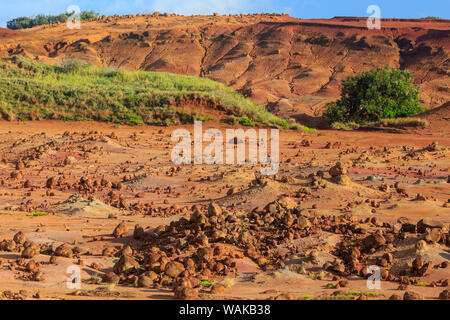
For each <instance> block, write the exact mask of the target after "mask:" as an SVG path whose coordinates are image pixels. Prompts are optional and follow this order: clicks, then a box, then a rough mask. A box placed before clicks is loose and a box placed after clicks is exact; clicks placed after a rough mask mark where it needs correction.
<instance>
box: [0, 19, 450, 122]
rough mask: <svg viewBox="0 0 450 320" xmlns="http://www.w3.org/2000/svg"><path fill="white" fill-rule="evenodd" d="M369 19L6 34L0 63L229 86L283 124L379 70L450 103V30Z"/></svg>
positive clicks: (98, 23) (425, 98)
mask: <svg viewBox="0 0 450 320" xmlns="http://www.w3.org/2000/svg"><path fill="white" fill-rule="evenodd" d="M381 26H382V29H381V30H368V29H367V27H366V19H365V18H355V17H336V18H333V19H315V20H305V19H297V18H292V17H290V16H287V15H276V14H273V15H268V14H267V15H235V16H192V17H184V16H177V15H167V14H165V15H160V14H158V13H156V14H153V15H137V16H130V15H127V16H112V17H104V16H103V17H100V18H99V19H91V20H88V21H84V22H83V24H82V29H81V30H69V29H68V28H67V27H66V25H65V24H59V25H50V26H41V27H36V28H32V29H26V30H22V31H9V30H5V29H1V30H0V39H1V41H0V56H7V55H11V54H24V55H27V56H30V57H33V58H38V59H39V60H42V61H44V62H47V63H58V62H60V61H61V60H63V59H67V58H72V57H76V58H81V59H83V60H87V61H89V62H91V63H92V64H94V65H103V66H111V67H118V68H124V69H131V70H137V69H139V70H153V71H170V72H175V73H181V74H189V75H199V76H202V77H207V78H210V79H214V80H217V81H221V82H224V83H226V84H228V85H230V86H231V87H232V88H234V89H236V90H238V91H240V92H242V93H244V94H245V95H247V96H249V97H251V98H252V99H253V100H255V101H257V102H262V103H265V104H267V105H268V108H269V109H270V110H271V111H272V112H274V113H276V114H278V115H280V116H290V117H297V118H298V119H305V117H306V119H310V120H312V119H313V118H314V117H316V116H318V115H320V113H321V111H322V107H323V106H324V104H325V103H326V102H328V101H330V100H333V99H335V98H336V97H337V96H338V94H339V85H340V81H341V80H343V79H345V78H346V77H347V76H349V75H351V74H354V73H356V72H360V71H364V70H368V69H371V68H373V67H376V66H383V65H390V66H394V67H399V68H402V69H404V68H407V69H409V70H411V71H412V73H413V74H414V79H415V82H416V84H417V85H420V87H421V100H422V101H421V103H422V105H423V106H424V107H428V108H434V107H438V106H441V105H442V104H443V103H445V102H447V101H449V100H450V92H449V83H450V81H449V72H450V71H449V60H448V59H449V48H450V40H449V39H450V37H449V34H450V21H449V20H425V19H407V20H403V19H383V20H382V23H381Z"/></svg>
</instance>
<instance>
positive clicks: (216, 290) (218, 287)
mask: <svg viewBox="0 0 450 320" xmlns="http://www.w3.org/2000/svg"><path fill="white" fill-rule="evenodd" d="M226 291H227V289H226V288H225V287H224V286H222V285H220V284H216V285H214V286H213V287H212V289H211V294H224V293H225V292H226Z"/></svg>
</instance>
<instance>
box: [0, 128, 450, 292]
mask: <svg viewBox="0 0 450 320" xmlns="http://www.w3.org/2000/svg"><path fill="white" fill-rule="evenodd" d="M182 127H183V128H186V129H188V130H190V131H192V130H193V126H190V125H186V126H182ZM203 127H204V128H203V129H204V130H206V129H207V128H208V127H211V128H218V129H220V130H225V129H226V128H230V127H228V126H226V125H224V124H220V123H216V122H214V121H212V122H207V123H204V124H203ZM176 128H178V127H170V128H159V127H152V126H143V127H126V126H120V127H119V126H116V125H112V124H105V123H96V122H59V121H38V122H0V215H1V224H0V241H1V240H3V239H4V240H11V239H12V238H13V236H14V235H15V234H16V233H17V232H19V231H22V232H23V233H24V235H25V238H26V239H27V240H29V241H31V242H33V243H35V244H38V245H40V246H41V247H40V249H41V250H40V254H38V255H36V256H34V257H33V258H32V260H34V261H35V262H40V263H41V267H40V272H41V274H42V278H40V279H38V280H40V281H36V279H33V276H34V274H33V272H29V271H27V270H26V263H28V261H29V260H30V259H21V252H23V248H22V247H21V246H17V249H15V250H10V251H7V250H4V251H1V252H0V261H1V267H0V291H3V292H5V291H9V292H7V293H6V294H4V296H5V297H10V298H26V299H33V298H34V297H35V295H36V293H38V292H39V295H38V296H37V297H39V298H42V299H173V298H174V293H173V290H172V289H171V287H170V286H168V287H167V286H164V285H163V286H159V285H157V286H150V287H149V288H139V287H137V286H136V285H133V284H131V283H123V282H122V283H121V284H119V285H116V286H115V287H113V288H112V287H111V286H108V285H106V284H104V283H95V284H93V283H89V282H93V281H88V280H87V279H91V280H92V279H96V278H101V277H102V276H103V274H105V273H107V272H110V271H112V270H113V267H114V265H115V263H116V262H117V261H118V259H119V257H120V255H116V256H105V255H104V254H102V252H103V250H104V249H105V248H115V249H116V250H120V249H122V248H123V246H124V245H130V246H131V248H133V250H134V252H135V254H136V252H137V257H138V256H139V252H141V251H140V250H141V249H142V248H144V247H145V241H144V242H143V241H140V240H137V239H134V238H133V229H134V228H135V225H136V224H138V225H140V226H141V227H143V229H144V230H145V231H146V232H147V231H148V232H150V231H151V230H154V229H155V228H157V227H158V226H161V225H169V224H170V223H171V222H173V221H177V220H179V219H180V218H182V217H186V218H189V216H190V215H191V214H192V209H191V208H192V206H193V205H199V206H202V205H208V203H209V202H210V201H214V202H215V203H217V204H219V205H221V206H222V207H223V208H227V209H229V210H240V211H242V212H250V211H251V210H252V209H254V208H255V207H264V206H265V205H266V204H267V203H269V202H272V201H275V200H277V199H280V197H283V196H287V197H290V198H291V199H293V201H294V202H295V203H296V204H297V205H299V206H300V207H301V208H304V209H305V210H307V211H308V212H310V213H312V214H319V215H322V216H326V217H329V216H342V215H344V214H348V213H350V214H351V215H352V216H354V217H356V219H359V220H360V221H364V220H365V219H366V218H370V219H373V218H375V219H376V220H377V221H379V222H386V223H391V224H395V222H396V221H397V220H398V219H399V218H400V217H407V218H409V219H411V221H413V223H416V222H417V221H419V220H420V219H423V218H424V217H429V218H432V219H433V220H434V221H436V222H441V223H442V224H443V225H444V230H445V228H446V227H447V228H448V224H449V222H450V209H449V206H448V201H449V199H450V188H449V184H448V177H449V175H450V169H449V168H450V160H449V159H450V158H449V156H450V149H449V148H450V134H449V130H448V129H449V128H448V127H447V130H445V128H444V129H443V132H442V131H441V132H439V133H438V134H436V133H433V132H430V131H426V132H406V133H385V132H360V131H357V132H335V131H326V130H324V131H319V132H314V133H308V132H293V131H281V132H280V159H281V164H280V170H279V173H278V175H277V176H276V177H275V179H272V180H270V179H269V182H268V183H266V184H265V185H263V186H261V187H252V181H254V180H255V175H256V176H257V175H258V173H259V165H254V166H252V165H248V164H246V165H242V166H238V165H181V166H175V165H174V164H173V163H172V162H171V158H170V153H171V149H172V147H173V146H174V145H175V144H176V143H175V142H172V141H171V139H170V135H171V133H172V131H173V130H175V129H176ZM441 129H442V128H441ZM433 142H437V146H436V147H435V148H434V149H432V151H429V150H428V149H426V147H427V146H429V145H430V144H431V143H433ZM327 145H328V147H327ZM338 161H340V162H341V163H343V164H345V165H346V167H347V168H348V177H349V178H350V180H351V182H350V183H348V184H346V185H338V184H333V183H328V184H327V187H326V188H318V189H315V188H309V187H307V186H308V185H309V184H308V183H309V182H308V179H309V178H308V176H309V175H310V174H312V173H316V172H318V171H320V170H321V171H323V172H327V171H328V170H329V169H330V167H331V166H333V165H334V164H335V163H336V162H338ZM52 177H56V178H55V179H54V181H51V182H49V181H48V180H49V179H50V178H52ZM82 178H83V179H85V180H87V179H89V183H88V184H92V183H93V181H100V180H102V179H104V180H105V181H107V182H108V183H110V184H106V185H105V186H103V187H101V186H100V185H101V183H100V185H99V186H98V187H96V186H95V183H94V187H92V188H90V189H88V190H83V189H82V188H80V183H79V182H80V179H82ZM58 179H60V180H59V181H58ZM395 183H399V184H401V185H402V186H403V189H404V190H403V191H404V194H399V193H398V192H396V191H395V188H390V190H388V191H382V190H380V187H381V186H382V185H383V184H385V185H394V184H395ZM111 184H112V187H111ZM305 188H306V189H308V190H307V191H308V192H306V191H305ZM231 189H232V190H233V192H230V191H229V190H231ZM111 193H113V195H111ZM75 194H80V195H81V197H80V198H79V199H78V200H76V201H72V202H70V201H69V202H67V199H68V198H70V197H71V196H73V195H75ZM418 194H419V195H420V197H419V198H420V199H419V200H415V199H416V197H417V195H418ZM72 199H73V198H72ZM83 199H84V200H83ZM94 199H95V200H94ZM82 200H83V201H84V202H83V201H82ZM136 203H139V205H138V206H135V205H134V204H136ZM120 222H124V224H125V225H126V226H127V227H128V228H127V231H126V232H125V233H123V234H122V235H121V237H117V238H116V237H114V236H113V235H112V233H113V230H114V229H115V227H116V226H117V225H118V224H119V223H120ZM379 225H380V223H378V225H377V226H379ZM447 230H448V229H447ZM447 232H448V231H447ZM340 237H341V235H339V234H334V233H327V232H325V231H320V230H319V231H317V232H315V233H313V234H310V235H308V236H307V237H305V238H303V239H300V240H299V239H297V240H292V243H293V242H295V241H297V244H296V245H297V246H298V247H299V248H304V249H305V251H304V252H303V251H300V250H299V251H298V254H297V256H296V255H295V254H294V255H291V256H289V257H286V259H285V261H284V262H285V264H286V265H287V267H285V268H276V269H275V270H267V269H266V271H263V270H264V268H260V266H258V265H257V264H256V263H255V261H254V260H252V259H250V258H249V257H247V256H242V257H241V258H240V259H237V258H236V259H235V265H236V267H235V271H233V272H232V273H230V274H229V275H228V276H220V275H212V276H205V279H208V280H210V281H213V280H218V281H220V280H223V279H233V280H229V282H230V283H231V284H230V285H229V286H228V288H227V289H226V291H223V292H220V293H217V294H212V293H211V292H210V288H209V287H208V286H200V289H199V297H200V298H203V299H216V298H225V299H231V298H232V299H266V298H274V297H277V296H280V294H283V293H291V294H293V295H295V297H297V298H305V299H306V298H320V297H329V298H332V294H333V293H334V294H335V296H334V297H335V298H339V297H340V298H354V297H359V296H360V295H361V293H365V292H366V293H367V292H369V293H368V294H367V296H368V298H369V299H387V298H389V297H391V296H392V295H393V294H398V295H400V296H401V297H403V294H404V293H405V290H404V289H405V288H400V289H403V290H399V283H398V281H384V280H383V281H382V283H381V289H379V290H378V289H373V290H372V289H368V288H367V286H366V280H365V278H364V277H361V276H358V275H350V276H345V277H343V276H341V275H337V276H336V274H333V272H328V271H326V272H324V273H322V274H320V272H319V271H317V267H319V265H318V266H315V265H310V264H306V265H305V267H306V269H307V270H306V272H296V271H295V268H289V265H290V263H294V262H292V261H295V259H303V258H304V257H305V256H307V255H308V252H310V251H311V249H312V248H319V247H320V248H321V247H326V246H328V247H330V248H334V247H336V246H337V243H339V242H340V241H342V239H341V238H340ZM422 237H423V236H421V235H420V234H417V235H416V234H410V235H407V236H406V240H404V242H403V244H398V243H397V244H396V248H397V249H398V252H397V251H396V252H395V254H398V255H397V256H396V255H395V254H394V256H395V257H396V259H398V260H399V261H400V260H402V259H403V260H405V261H406V263H409V266H410V265H411V263H412V260H413V259H414V257H416V256H415V254H413V253H411V254H409V253H408V254H404V256H400V253H399V252H400V251H401V250H403V251H404V252H409V251H408V250H410V249H408V248H409V247H408V245H410V244H411V243H416V242H417V241H418V240H419V239H421V238H422ZM408 239H409V240H408ZM408 241H410V242H408ZM61 244H68V245H70V246H72V247H78V248H79V253H78V254H77V255H76V257H72V258H65V257H62V256H58V257H57V258H56V262H54V263H50V262H49V259H50V256H51V255H53V254H54V252H55V249H56V248H57V247H58V246H60V245H61ZM284 245H285V246H286V247H289V245H290V244H289V241H288V242H286V243H285V244H284ZM43 248H45V249H43ZM142 250H143V249H142ZM233 250H237V251H242V248H234V249H233ZM426 250H427V252H426V254H425V255H424V257H425V259H426V261H428V260H430V261H433V263H434V265H435V266H436V267H434V268H432V270H431V271H429V272H427V273H426V274H425V275H424V276H421V277H418V278H416V284H410V285H409V286H408V289H407V290H412V291H414V292H417V293H419V294H420V295H421V296H422V297H423V298H426V299H436V298H438V296H439V294H440V292H442V291H443V290H444V289H445V288H444V287H443V286H444V285H443V284H442V283H443V282H442V281H441V280H445V279H449V278H450V277H449V275H450V268H440V267H437V266H438V265H440V264H441V263H442V262H445V261H449V260H450V251H449V247H448V244H447V245H445V243H443V242H442V241H441V242H440V243H430V244H428V246H427V249H426ZM142 252H144V251H142ZM324 252H325V251H324ZM329 252H331V251H329ZM329 252H327V253H324V255H328V256H329ZM377 252H378V251H377ZM383 252H384V251H381V254H383ZM375 254H376V253H375ZM406 256H407V257H406ZM324 259H325V258H324ZM329 259H331V258H329ZM329 259H328V260H329ZM325 260H326V261H328V260H327V259H325ZM325 260H324V261H322V263H323V262H325ZM331 260H332V259H331ZM403 260H402V261H403ZM24 261H25V262H24ZM72 265H76V266H79V267H80V268H81V270H82V274H81V278H82V279H84V281H83V282H82V284H81V285H82V288H81V290H79V291H78V292H76V290H74V289H68V288H67V286H66V280H67V277H68V274H67V273H66V271H67V268H68V267H69V266H72ZM319 269H320V268H319ZM314 270H316V271H314ZM318 275H319V276H318ZM200 276H201V275H200ZM344 278H345V279H347V280H348V284H347V285H346V286H345V287H344V288H340V290H343V291H344V292H345V293H342V292H341V293H339V292H338V293H335V291H336V290H337V289H336V288H334V289H328V288H327V286H328V285H329V284H330V283H331V284H336V283H337V281H339V280H342V279H344ZM433 282H435V283H434V285H432V283H433ZM447 284H448V280H447ZM74 292H76V294H74ZM351 292H353V295H352V294H351ZM373 292H375V294H373Z"/></svg>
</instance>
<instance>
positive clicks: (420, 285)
mask: <svg viewBox="0 0 450 320" xmlns="http://www.w3.org/2000/svg"><path fill="white" fill-rule="evenodd" d="M414 285H415V286H417V287H425V286H426V285H427V283H426V282H418V283H416V284H414Z"/></svg>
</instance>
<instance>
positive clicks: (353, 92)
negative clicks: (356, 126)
mask: <svg viewBox="0 0 450 320" xmlns="http://www.w3.org/2000/svg"><path fill="white" fill-rule="evenodd" d="M421 111H423V109H422V108H421V107H420V106H419V89H418V88H416V87H415V86H414V85H413V79H412V76H411V73H410V72H409V71H408V70H399V69H395V68H389V67H384V68H377V69H373V70H370V71H367V72H363V73H358V74H357V75H356V76H350V77H348V78H347V79H346V80H344V81H343V82H342V90H341V98H340V99H339V100H337V101H336V102H332V103H329V104H327V107H326V111H325V113H324V115H325V117H326V118H327V119H328V122H329V123H330V124H332V123H334V122H341V123H346V122H355V123H364V122H367V121H379V120H381V119H389V118H398V117H408V116H412V115H415V114H417V113H419V112H421Z"/></svg>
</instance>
